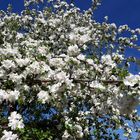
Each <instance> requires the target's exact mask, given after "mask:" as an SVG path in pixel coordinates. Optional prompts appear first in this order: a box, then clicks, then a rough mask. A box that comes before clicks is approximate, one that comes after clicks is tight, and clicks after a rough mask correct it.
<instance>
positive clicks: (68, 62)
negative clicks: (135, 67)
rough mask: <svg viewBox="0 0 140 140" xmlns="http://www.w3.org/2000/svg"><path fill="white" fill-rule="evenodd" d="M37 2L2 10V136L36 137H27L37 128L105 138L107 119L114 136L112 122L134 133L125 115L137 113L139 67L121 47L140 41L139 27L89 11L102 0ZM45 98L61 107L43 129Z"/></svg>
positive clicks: (65, 134)
mask: <svg viewBox="0 0 140 140" xmlns="http://www.w3.org/2000/svg"><path fill="white" fill-rule="evenodd" d="M39 2H43V1H36V0H30V1H25V7H26V8H25V10H23V11H22V12H21V14H16V13H10V14H9V13H8V12H4V11H1V14H0V112H2V113H1V114H6V115H1V117H2V118H6V117H7V119H6V123H5V121H4V122H2V124H1V126H2V130H1V129H0V132H2V133H3V135H2V136H1V134H0V136H1V139H2V140H8V139H11V140H17V139H18V136H19V139H31V137H26V138H24V137H25V136H29V135H24V134H25V133H29V131H27V132H26V130H27V129H28V128H32V129H33V128H36V129H37V128H40V129H41V131H40V133H41V135H42V131H43V133H47V138H46V137H45V138H46V139H48V137H51V138H50V139H56V138H57V139H64V140H66V139H78V138H82V139H88V138H89V137H90V136H91V135H94V137H95V138H97V139H102V138H104V137H106V134H107V132H104V131H105V130H106V129H107V128H108V127H109V126H110V127H111V128H112V134H113V135H114V137H115V136H116V139H117V136H118V135H115V132H114V131H113V129H114V130H117V129H119V128H122V129H124V130H126V133H125V134H126V135H127V136H128V137H129V136H130V135H131V134H130V131H127V130H130V128H129V126H126V125H125V120H124V119H123V117H126V119H128V120H131V121H133V123H136V122H137V121H138V120H139V116H138V115H137V112H136V110H135V108H136V106H137V105H138V104H139V103H140V74H137V75H133V74H132V73H130V72H129V65H125V64H129V62H131V61H132V59H130V58H126V57H125V55H124V50H126V49H127V48H129V47H130V48H136V47H137V45H136V44H135V41H136V40H137V35H136V34H139V33H140V32H139V29H136V30H131V29H130V28H129V27H128V26H127V25H123V26H120V27H117V26H116V25H115V24H114V23H108V22H107V21H106V18H105V21H104V22H103V23H98V22H96V21H95V20H94V19H93V17H92V13H93V12H94V10H95V7H96V6H97V5H99V1H98V0H97V1H93V3H92V8H89V9H88V10H85V11H83V12H82V11H80V9H79V8H77V7H75V6H74V5H73V4H72V3H71V4H68V3H66V2H65V1H60V0H57V1H54V0H48V3H49V4H50V7H49V6H48V7H44V9H43V10H36V9H32V6H31V7H30V4H34V6H35V5H36V4H38V3H39ZM123 32H129V33H130V34H131V37H130V38H128V37H124V36H121V33H123ZM134 34H135V36H134ZM40 106H42V108H45V112H47V111H48V108H49V109H50V110H51V109H52V108H53V109H54V110H55V111H56V112H57V113H56V114H54V116H53V117H54V118H53V117H51V116H50V118H49V119H48V120H46V119H45V121H46V124H45V130H44V129H43V128H44V125H43V123H41V121H42V122H43V121H44V120H43V119H40V118H41V116H43V115H44V114H43V113H44V112H43V111H42V112H41V109H40V110H38V108H39V107H40ZM7 112H8V113H7ZM44 116H45V115H44ZM55 116H57V117H56V118H55ZM62 116H63V117H62ZM46 118H47V117H46ZM51 119H52V120H51ZM53 119H54V120H53ZM49 120H51V123H52V125H51V126H50V125H48V123H47V122H49ZM101 120H103V122H104V123H102V122H101ZM55 122H58V124H57V125H55V124H54V123H55ZM108 124H109V125H108ZM5 125H6V126H7V127H5ZM47 125H48V126H47ZM48 127H49V129H48ZM100 128H102V129H100ZM9 129H10V130H9ZM92 129H93V132H91V131H90V130H92ZM98 129H99V130H98ZM137 129H138V128H137V127H136V128H135V130H137ZM38 131H39V130H38ZM46 131H48V132H46ZM55 131H56V132H60V136H59V135H58V134H56V132H55ZM137 131H138V130H137ZM33 132H34V131H32V137H33V135H35V134H34V133H33ZM35 132H36V131H35ZM30 133H31V132H30ZM50 133H51V134H50ZM49 134H50V135H51V136H49ZM37 136H39V134H38V133H37V134H36V137H37ZM42 137H43V135H42ZM109 137H111V135H110V136H109ZM39 138H40V137H39ZM39 138H38V139H39Z"/></svg>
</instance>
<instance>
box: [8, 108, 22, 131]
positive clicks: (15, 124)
mask: <svg viewBox="0 0 140 140" xmlns="http://www.w3.org/2000/svg"><path fill="white" fill-rule="evenodd" d="M8 120H9V123H8V126H9V127H11V129H12V130H16V129H17V128H18V129H21V128H24V123H23V119H22V116H21V115H20V114H18V113H17V112H16V111H14V112H12V113H11V115H10V116H9V117H8Z"/></svg>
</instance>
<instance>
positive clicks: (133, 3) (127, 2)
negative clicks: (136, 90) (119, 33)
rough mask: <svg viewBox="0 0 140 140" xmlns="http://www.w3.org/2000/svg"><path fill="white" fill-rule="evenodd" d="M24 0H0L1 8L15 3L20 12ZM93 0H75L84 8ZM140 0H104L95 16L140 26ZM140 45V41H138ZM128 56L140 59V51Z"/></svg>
mask: <svg viewBox="0 0 140 140" xmlns="http://www.w3.org/2000/svg"><path fill="white" fill-rule="evenodd" d="M23 1H24V0H0V9H1V10H6V8H7V5H8V3H11V4H12V5H13V11H14V12H19V11H21V10H22V9H23ZM67 1H70V0H67ZM91 1H92V0H75V4H76V6H77V7H79V8H80V9H82V10H85V9H88V8H89V7H90V6H91ZM139 13H140V0H102V4H101V6H99V8H98V9H97V10H96V12H95V14H94V17H95V19H96V20H97V21H99V22H102V21H103V20H104V17H105V16H108V17H109V22H110V23H116V25H118V26H119V25H123V24H128V25H129V27H131V28H132V29H135V28H138V27H140V14H139ZM138 44H139V46H140V41H138ZM126 55H127V56H130V55H131V56H135V57H137V58H139V59H140V52H138V51H136V50H133V49H131V50H129V51H128V52H127V53H126ZM139 70H140V69H138V67H137V66H136V65H133V66H132V67H131V69H130V71H131V72H133V73H138V72H139Z"/></svg>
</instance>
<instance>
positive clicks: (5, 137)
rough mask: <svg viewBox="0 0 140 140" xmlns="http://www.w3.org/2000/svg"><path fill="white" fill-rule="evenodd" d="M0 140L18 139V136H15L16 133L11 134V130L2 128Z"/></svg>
mask: <svg viewBox="0 0 140 140" xmlns="http://www.w3.org/2000/svg"><path fill="white" fill-rule="evenodd" d="M1 140H18V136H17V134H13V132H12V131H6V130H4V131H3V136H2V137H1Z"/></svg>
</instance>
